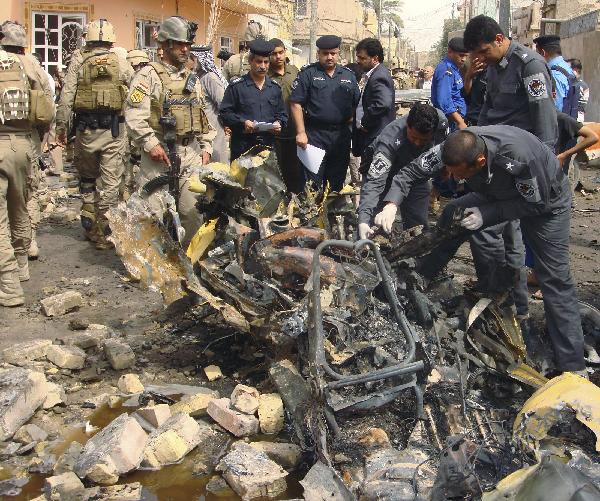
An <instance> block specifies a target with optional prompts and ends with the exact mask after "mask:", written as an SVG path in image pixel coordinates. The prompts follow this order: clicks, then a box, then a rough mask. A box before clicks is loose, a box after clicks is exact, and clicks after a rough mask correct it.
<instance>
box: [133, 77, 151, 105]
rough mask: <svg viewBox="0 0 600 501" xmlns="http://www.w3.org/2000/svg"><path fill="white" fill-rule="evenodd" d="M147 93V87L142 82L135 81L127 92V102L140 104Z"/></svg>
mask: <svg viewBox="0 0 600 501" xmlns="http://www.w3.org/2000/svg"><path fill="white" fill-rule="evenodd" d="M147 95H148V87H147V86H146V85H144V84H143V83H141V82H140V83H137V84H136V85H135V87H133V89H131V92H130V93H129V102H130V103H131V104H140V103H141V102H142V101H143V100H144V98H145V97H146V96H147Z"/></svg>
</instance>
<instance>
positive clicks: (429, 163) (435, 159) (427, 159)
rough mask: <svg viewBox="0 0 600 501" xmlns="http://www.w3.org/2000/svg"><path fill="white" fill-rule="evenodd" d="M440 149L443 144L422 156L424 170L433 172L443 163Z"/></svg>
mask: <svg viewBox="0 0 600 501" xmlns="http://www.w3.org/2000/svg"><path fill="white" fill-rule="evenodd" d="M440 151H441V146H440V145H439V144H438V145H437V146H434V147H433V148H432V149H431V150H429V151H428V152H427V153H424V154H423V155H422V156H421V167H422V168H423V171H424V172H427V173H432V172H433V171H434V170H435V169H436V168H437V167H438V166H439V165H440V164H441V163H442V159H441V155H440Z"/></svg>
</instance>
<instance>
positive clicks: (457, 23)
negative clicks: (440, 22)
mask: <svg viewBox="0 0 600 501" xmlns="http://www.w3.org/2000/svg"><path fill="white" fill-rule="evenodd" d="M464 27H465V26H464V24H463V23H462V21H461V20H460V19H446V20H444V27H443V29H442V37H441V38H440V39H439V41H438V42H437V43H436V44H435V45H434V46H433V47H432V49H431V50H432V52H433V53H434V54H435V58H434V59H435V61H432V63H435V64H434V66H435V65H436V64H438V63H439V62H440V61H441V60H442V59H443V58H444V57H445V56H446V54H447V53H448V34H449V33H451V32H453V31H457V30H462V29H463V28H464Z"/></svg>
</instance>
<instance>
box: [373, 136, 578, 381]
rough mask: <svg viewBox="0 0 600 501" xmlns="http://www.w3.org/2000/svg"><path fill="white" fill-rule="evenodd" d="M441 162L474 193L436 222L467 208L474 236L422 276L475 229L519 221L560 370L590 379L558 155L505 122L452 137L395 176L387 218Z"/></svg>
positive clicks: (433, 258)
mask: <svg viewBox="0 0 600 501" xmlns="http://www.w3.org/2000/svg"><path fill="white" fill-rule="evenodd" d="M444 165H445V166H446V167H447V168H448V170H450V172H451V173H452V175H453V176H455V177H457V178H459V179H466V181H467V184H468V186H469V188H471V190H473V192H472V193H468V194H467V195H464V196H463V197H461V198H458V199H455V200H452V201H451V202H450V203H449V204H448V206H447V207H446V208H445V209H444V213H443V214H442V216H441V219H440V223H439V224H442V225H444V224H447V223H448V222H449V221H450V219H451V217H452V215H453V213H454V210H455V208H456V207H463V208H465V214H466V217H465V218H464V219H463V220H462V222H461V224H462V225H463V226H464V227H465V228H466V229H467V230H470V232H467V233H466V234H465V235H462V236H460V237H457V238H455V239H451V240H447V241H446V242H444V243H442V244H441V245H440V246H439V247H437V248H436V249H435V250H434V252H432V253H431V254H430V255H429V256H426V257H425V258H424V260H423V261H422V262H421V263H420V270H421V273H422V274H423V275H424V276H425V277H427V278H431V277H433V276H435V274H436V273H437V272H439V271H440V270H441V269H442V268H443V267H444V266H445V265H446V264H447V263H448V261H449V260H450V259H451V258H452V257H453V256H454V254H455V253H456V251H457V250H458V248H459V247H460V245H461V244H462V243H463V242H464V241H465V240H466V239H467V238H468V237H469V234H470V233H471V232H475V231H477V230H479V229H480V228H484V227H488V226H491V225H495V224H497V223H500V222H502V221H512V220H516V219H520V220H521V229H522V231H523V236H524V237H525V239H526V240H527V242H528V244H529V246H530V247H531V250H532V252H533V254H534V256H535V272H536V274H537V276H538V280H539V282H540V288H541V290H542V293H543V295H544V309H545V313H546V326H547V329H548V334H549V335H550V340H551V342H552V345H553V347H554V354H555V359H556V365H557V368H558V369H559V370H560V371H563V372H564V371H571V372H577V373H579V374H580V375H582V376H586V372H585V360H584V351H583V332H582V329H581V318H580V314H579V305H578V302H577V297H576V294H575V284H574V282H573V278H572V276H571V270H570V266H569V232H570V219H571V190H570V188H569V180H568V178H567V177H566V176H565V175H564V173H563V170H562V169H561V167H560V165H559V162H558V159H557V157H556V155H555V154H554V152H553V151H552V150H551V149H550V148H548V147H547V146H545V145H544V144H543V143H541V142H540V141H539V140H538V139H537V138H536V137H535V136H533V135H532V134H530V133H528V132H525V131H523V130H522V129H519V128H516V127H511V126H508V125H490V126H487V127H468V128H467V129H464V130H462V131H457V132H454V133H453V134H451V135H450V136H449V137H448V139H447V140H446V141H445V142H444V143H443V144H442V145H441V147H440V146H436V147H434V148H432V149H431V150H429V151H428V152H427V153H425V154H424V155H422V156H421V157H420V158H418V159H416V160H415V161H413V162H411V164H410V165H408V166H407V167H405V168H404V169H401V170H400V171H399V172H398V174H397V175H396V176H395V177H394V180H393V182H392V185H391V187H390V190H389V191H388V193H387V195H386V197H385V202H386V203H387V205H386V208H385V209H384V210H387V211H388V218H387V221H388V222H389V221H390V220H391V219H390V217H389V216H390V215H392V214H393V213H394V208H395V207H398V206H399V205H400V204H401V203H402V201H403V200H404V198H405V197H406V195H407V194H408V192H409V190H410V187H411V186H412V185H413V184H415V183H417V182H420V181H422V180H424V179H428V178H429V177H431V176H432V175H435V174H436V173H437V172H439V171H440V170H441V169H442V168H443V167H444ZM386 224H388V223H386ZM386 224H384V226H386Z"/></svg>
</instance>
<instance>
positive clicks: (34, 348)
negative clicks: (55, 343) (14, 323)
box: [2, 339, 52, 365]
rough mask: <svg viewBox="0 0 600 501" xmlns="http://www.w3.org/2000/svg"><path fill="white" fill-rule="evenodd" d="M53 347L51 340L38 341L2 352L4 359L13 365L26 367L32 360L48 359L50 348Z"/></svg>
mask: <svg viewBox="0 0 600 501" xmlns="http://www.w3.org/2000/svg"><path fill="white" fill-rule="evenodd" d="M51 345H52V341H50V340H49V339H36V340H34V341H26V342H24V343H18V344H15V345H13V346H11V347H10V348H5V349H4V350H2V359H3V360H4V361H5V362H7V363H9V364H13V365H25V364H27V363H28V362H31V361H32V360H42V359H44V358H46V353H47V352H48V348H49V347H50V346H51Z"/></svg>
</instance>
